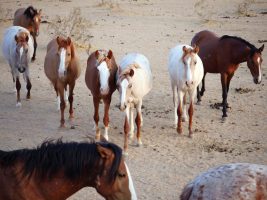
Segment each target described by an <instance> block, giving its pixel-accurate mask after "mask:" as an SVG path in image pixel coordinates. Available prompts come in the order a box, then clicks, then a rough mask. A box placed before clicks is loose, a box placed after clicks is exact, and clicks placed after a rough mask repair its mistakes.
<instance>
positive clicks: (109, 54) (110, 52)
mask: <svg viewBox="0 0 267 200" xmlns="http://www.w3.org/2000/svg"><path fill="white" fill-rule="evenodd" d="M112 55H113V53H112V51H111V50H109V51H108V56H107V57H108V59H111V57H112Z"/></svg>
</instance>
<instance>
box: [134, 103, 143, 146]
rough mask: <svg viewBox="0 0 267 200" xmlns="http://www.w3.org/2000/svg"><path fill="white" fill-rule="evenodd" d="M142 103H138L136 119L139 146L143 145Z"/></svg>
mask: <svg viewBox="0 0 267 200" xmlns="http://www.w3.org/2000/svg"><path fill="white" fill-rule="evenodd" d="M141 108H142V103H140V102H139V103H138V104H137V106H136V111H137V114H136V118H135V124H136V129H137V132H136V137H137V145H138V146H140V145H142V141H141V116H142V110H141Z"/></svg>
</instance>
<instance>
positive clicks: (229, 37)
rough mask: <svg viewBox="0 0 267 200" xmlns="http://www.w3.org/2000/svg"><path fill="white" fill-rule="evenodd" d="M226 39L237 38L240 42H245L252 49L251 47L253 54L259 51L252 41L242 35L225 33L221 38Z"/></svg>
mask: <svg viewBox="0 0 267 200" xmlns="http://www.w3.org/2000/svg"><path fill="white" fill-rule="evenodd" d="M225 39H235V40H238V41H240V42H243V43H245V44H246V45H247V46H248V47H249V48H250V49H251V55H253V54H254V53H255V52H257V51H258V49H257V47H255V46H254V45H253V44H251V43H250V42H248V41H247V40H244V39H243V38H241V37H237V36H229V35H223V36H222V37H220V40H225Z"/></svg>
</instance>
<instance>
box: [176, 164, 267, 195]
mask: <svg viewBox="0 0 267 200" xmlns="http://www.w3.org/2000/svg"><path fill="white" fill-rule="evenodd" d="M180 199H181V200H199V199H205V200H245V199H247V200H252V199H255V200H266V199H267V166H266V165H257V164H250V163H234V164H226V165H222V166H219V167H216V168H213V169H210V170H208V171H207V172H204V173H202V174H201V175H199V176H198V177H196V178H195V179H194V180H193V181H192V182H190V183H189V184H188V185H186V186H185V188H184V190H183V192H182V194H181V196H180Z"/></svg>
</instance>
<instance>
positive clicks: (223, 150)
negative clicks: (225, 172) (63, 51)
mask: <svg viewBox="0 0 267 200" xmlns="http://www.w3.org/2000/svg"><path fill="white" fill-rule="evenodd" d="M29 5H33V6H34V7H36V8H37V9H42V21H43V23H42V24H41V27H40V35H39V37H38V38H37V42H38V49H37V56H36V61H35V62H34V63H31V66H30V67H31V69H30V73H31V80H32V85H33V88H32V99H31V100H29V101H27V100H26V89H24V88H25V83H24V82H23V81H22V82H23V84H22V94H21V96H22V107H21V108H16V106H15V105H16V95H15V92H14V91H13V90H14V85H13V83H12V77H11V73H10V69H9V66H8V64H7V63H6V61H5V60H4V58H3V55H2V53H1V54H0V66H1V67H0V69H1V72H0V149H1V150H13V149H17V148H31V147H35V146H37V145H39V144H40V143H42V142H43V141H44V140H45V139H48V138H52V139H57V138H63V140H64V141H84V140H88V137H92V138H93V137H94V131H93V130H92V129H93V125H94V122H93V100H92V96H91V95H90V92H89V90H88V89H87V87H86V85H85V81H84V76H85V69H86V60H87V58H88V51H87V50H88V46H89V44H90V52H92V51H94V50H95V49H98V48H99V49H111V50H112V51H113V53H114V56H115V58H116V61H117V63H119V61H120V60H121V59H122V57H123V56H124V55H125V54H126V53H129V52H139V53H143V54H144V55H146V56H147V57H148V59H149V60H150V63H151V67H152V72H153V78H154V80H153V89H152V90H151V92H150V93H149V94H148V95H147V96H146V97H145V98H144V101H143V105H144V109H143V118H144V125H143V127H142V141H143V146H141V147H136V146H134V145H130V146H129V156H128V157H127V158H126V160H127V163H128V166H129V168H130V171H131V174H132V177H133V181H134V185H135V188H136V192H137V195H138V199H140V200H144V199H147V200H156V199H158V200H159V199H162V200H166V199H167V200H177V199H179V195H180V193H181V191H182V189H183V187H184V186H185V184H186V183H188V182H189V181H190V180H192V179H193V178H194V177H195V176H196V175H198V174H199V173H201V172H203V171H205V170H207V169H209V168H210V167H214V166H217V165H220V164H224V163H232V162H249V163H258V164H265V165H267V100H266V97H267V87H266V85H267V76H266V74H267V71H266V70H267V68H266V62H267V49H266V48H267V47H265V49H264V51H263V54H262V57H263V69H262V73H263V80H262V83H261V84H259V85H255V84H254V83H253V79H252V76H251V74H250V71H249V69H248V67H247V65H246V63H242V64H241V65H240V67H239V68H238V70H237V71H236V73H235V76H234V77H233V79H232V81H231V85H230V90H229V95H228V102H229V104H230V106H231V107H232V108H231V110H230V111H229V113H228V115H229V116H228V118H227V120H226V121H225V122H222V120H221V116H222V111H221V110H218V109H214V108H213V106H212V105H214V104H215V103H218V102H221V84H220V75H219V74H207V76H206V93H205V96H204V97H203V98H202V104H201V105H195V110H194V119H193V130H194V134H195V135H194V138H193V139H190V138H188V137H187V136H188V130H187V126H188V123H183V129H184V133H183V135H178V134H177V132H176V130H175V128H174V125H173V121H174V116H173V103H172V92H171V86H170V80H169V74H168V70H167V60H168V54H169V50H170V49H171V48H172V47H174V46H175V45H176V44H190V41H191V39H192V37H193V36H194V34H195V33H197V32H199V31H201V30H205V29H206V30H211V31H214V32H215V33H217V34H218V35H224V34H228V35H233V36H239V37H242V38H244V39H245V40H247V41H249V42H250V43H252V44H254V45H255V46H256V47H260V46H261V45H262V44H263V43H265V45H266V42H267V28H266V27H267V2H266V1H264V0H245V1H243V0H231V1H230V0H226V1H225V0H218V1H208V0H188V1H177V0H166V1H161V0H114V1H113V0H102V1H100V0H99V1H97V0H91V1H81V0H79V1H74V0H39V1H29V0H25V1H21V0H19V1H4V0H1V2H0V11H1V13H0V35H1V38H3V33H4V31H5V29H6V28H7V27H9V26H11V25H12V18H13V13H14V12H15V10H16V9H17V8H20V7H27V6H29ZM73 15H76V16H78V17H80V18H79V20H78V21H75V20H73V19H77V17H76V18H75V16H73ZM73 21H75V22H73ZM72 22H73V23H77V24H75V27H76V28H75V27H74V28H73V30H68V29H66V27H68V25H69V24H70V23H72ZM55 27H56V28H55ZM60 31H62V32H63V31H65V32H66V33H69V32H71V33H72V35H71V37H72V38H73V40H75V41H76V43H77V45H78V46H79V48H78V55H79V58H80V63H81V68H82V73H81V76H80V78H79V79H78V81H77V84H76V87H75V89H74V93H75V96H74V108H75V110H74V115H75V119H74V122H73V125H74V129H71V124H70V123H69V122H68V121H67V123H66V125H67V127H66V128H64V129H60V128H59V120H60V114H59V112H58V111H56V95H55V92H54V90H53V88H52V86H51V84H50V83H49V81H48V79H47V78H46V76H45V74H44V69H43V64H44V56H45V53H46V45H47V44H48V42H49V41H50V40H51V39H52V38H54V37H56V35H57V34H58V33H60ZM68 31H69V32H68ZM0 41H1V42H2V39H1V40H0ZM21 80H22V78H21ZM118 102H119V95H118V92H117V91H116V92H115V93H114V95H113V99H112V104H111V110H110V120H111V122H110V133H109V138H110V141H111V142H114V143H116V144H118V145H119V146H121V147H122V146H123V124H122V122H123V119H124V113H122V112H121V111H120V110H119V109H118V108H117V107H116V105H117V104H118ZM100 110H101V112H100V116H101V123H100V126H101V127H103V123H102V116H103V107H102V106H101V109H100ZM66 117H68V115H67V110H66ZM102 131H103V129H102ZM70 199H71V200H75V199H95V200H97V199H103V198H102V197H101V196H100V195H99V194H97V192H96V191H95V189H93V188H84V189H82V190H81V191H79V192H78V193H76V194H75V195H73V196H72V197H71V198H70Z"/></svg>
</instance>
